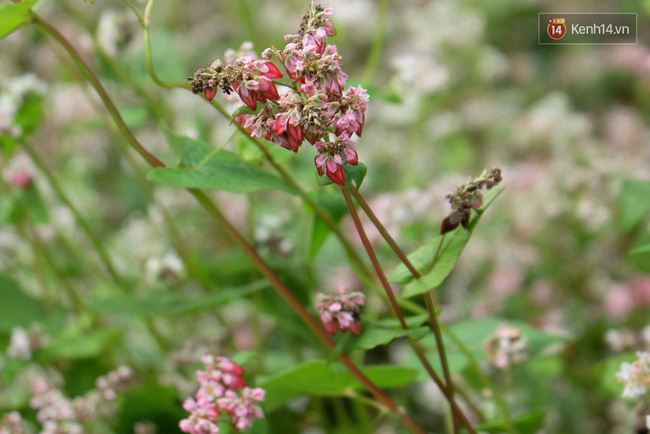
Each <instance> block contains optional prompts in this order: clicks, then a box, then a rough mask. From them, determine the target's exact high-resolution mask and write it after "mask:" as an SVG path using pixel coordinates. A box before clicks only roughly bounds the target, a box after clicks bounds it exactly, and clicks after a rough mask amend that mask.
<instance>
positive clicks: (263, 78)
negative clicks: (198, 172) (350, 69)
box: [189, 5, 368, 187]
mask: <svg viewBox="0 0 650 434" xmlns="http://www.w3.org/2000/svg"><path fill="white" fill-rule="evenodd" d="M331 14H332V9H331V8H326V9H325V8H323V7H321V6H318V5H312V6H311V7H310V8H309V10H308V11H307V13H306V14H305V15H304V16H303V18H302V22H301V25H300V29H299V30H298V33H296V34H295V35H292V34H290V35H286V36H285V40H286V41H287V45H286V46H285V47H284V49H282V50H278V49H276V48H274V47H270V48H267V49H265V50H264V52H263V54H262V55H263V57H264V58H265V59H268V60H258V59H255V58H254V57H252V56H244V57H242V58H239V59H236V60H235V61H233V62H231V63H228V64H226V65H224V63H223V62H221V61H220V60H217V61H215V62H214V63H213V64H212V65H211V66H210V67H209V68H203V69H199V70H198V71H197V72H196V73H195V74H194V75H193V76H192V77H189V80H190V82H191V86H192V92H194V93H203V94H204V95H205V97H206V98H207V99H208V100H212V99H213V98H214V97H215V95H216V90H217V88H221V90H222V91H223V92H224V93H225V94H231V93H233V92H236V93H237V94H239V96H240V98H241V100H242V101H243V102H244V103H245V104H246V107H244V109H243V110H238V111H237V112H236V114H235V117H236V120H237V122H239V123H240V124H241V125H243V126H244V127H245V128H246V129H247V130H248V132H249V133H250V135H251V136H253V137H263V138H266V139H267V140H269V141H272V142H274V143H275V144H276V145H278V146H281V147H283V148H286V149H289V150H291V151H293V152H298V149H300V147H301V146H302V144H303V142H304V141H305V140H307V141H308V142H309V143H310V144H312V145H314V146H315V147H316V150H317V152H318V155H317V156H316V157H315V159H314V161H315V164H316V169H317V170H318V174H319V175H320V176H323V175H327V176H328V177H329V179H331V180H332V181H333V182H335V183H336V184H339V185H340V186H342V187H345V186H346V185H347V181H346V176H345V165H346V164H349V165H352V166H355V165H357V164H358V161H359V157H358V155H357V151H356V138H358V137H359V136H361V133H362V132H363V126H364V123H365V112H366V109H367V105H366V102H367V101H368V94H367V92H366V90H365V89H364V88H362V87H361V86H357V87H354V86H350V87H348V88H347V89H346V87H345V86H346V83H347V79H348V75H347V74H346V73H345V72H343V70H342V64H341V56H340V55H339V54H338V51H337V49H336V45H330V44H328V37H330V36H335V35H336V29H335V28H334V25H333V24H332V22H331V21H330V19H329V18H328V17H329V16H330V15H331ZM271 60H276V61H278V62H280V63H281V64H282V66H283V68H284V70H285V71H286V75H287V76H288V78H289V79H290V80H291V81H290V83H289V84H285V85H282V86H281V89H278V87H277V83H276V82H275V81H274V80H275V79H279V78H283V74H282V73H281V72H280V69H279V68H278V67H276V66H275V64H274V63H273V62H271Z"/></svg>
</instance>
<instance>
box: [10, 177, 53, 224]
mask: <svg viewBox="0 0 650 434" xmlns="http://www.w3.org/2000/svg"><path fill="white" fill-rule="evenodd" d="M16 200H17V203H18V205H19V208H20V211H21V212H26V213H27V214H29V216H30V217H31V218H32V219H33V221H35V222H36V223H47V222H48V221H49V220H50V217H49V213H48V211H47V206H46V205H45V202H44V201H43V198H42V197H41V195H40V193H39V192H38V189H37V188H36V184H35V183H34V182H31V183H30V184H29V186H27V188H22V189H16ZM17 211H18V210H17Z"/></svg>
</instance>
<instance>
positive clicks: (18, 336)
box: [7, 327, 32, 360]
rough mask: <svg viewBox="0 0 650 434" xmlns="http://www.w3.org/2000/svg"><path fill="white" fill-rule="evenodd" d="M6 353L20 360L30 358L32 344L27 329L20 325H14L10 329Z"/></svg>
mask: <svg viewBox="0 0 650 434" xmlns="http://www.w3.org/2000/svg"><path fill="white" fill-rule="evenodd" d="M7 355H8V356H9V357H12V358H14V359H22V360H29V359H31V358H32V344H31V339H30V337H29V334H28V333H27V330H25V329H24V328H22V327H14V328H13V329H12V330H11V342H10V343H9V347H8V348H7Z"/></svg>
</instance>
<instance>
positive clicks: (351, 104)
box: [332, 86, 369, 136]
mask: <svg viewBox="0 0 650 434" xmlns="http://www.w3.org/2000/svg"><path fill="white" fill-rule="evenodd" d="M368 99H369V98H368V93H367V91H366V90H365V89H364V88H362V87H361V86H357V87H356V88H355V87H352V86H350V87H349V88H348V89H347V90H346V91H345V92H344V93H343V96H342V98H341V101H340V102H339V103H338V110H339V112H338V113H337V114H336V117H334V119H333V120H332V125H334V132H335V133H336V135H337V136H340V135H342V134H343V133H346V134H347V135H348V136H351V135H352V134H354V133H356V134H357V136H361V133H362V132H363V124H364V123H365V120H366V116H365V113H366V109H367V105H366V103H367V102H368Z"/></svg>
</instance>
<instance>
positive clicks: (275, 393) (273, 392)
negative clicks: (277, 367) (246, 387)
mask: <svg viewBox="0 0 650 434" xmlns="http://www.w3.org/2000/svg"><path fill="white" fill-rule="evenodd" d="M334 367H338V365H335V364H332V365H328V364H327V363H326V362H325V361H323V360H312V361H309V362H306V363H303V364H302V365H299V366H296V367H293V368H290V369H288V370H286V371H284V372H281V373H280V374H277V375H275V376H274V377H271V378H269V379H267V380H265V381H262V382H261V383H260V384H259V387H261V388H263V389H264V390H266V399H265V405H264V406H265V407H266V409H267V410H268V411H273V410H275V409H277V408H279V407H281V406H282V405H284V404H285V403H287V402H289V401H291V400H292V399H294V398H297V397H299V396H302V395H305V394H312V395H320V396H340V395H342V394H343V393H344V392H345V390H346V389H349V388H351V387H352V385H353V381H352V378H351V376H350V374H348V373H347V372H345V371H343V370H341V369H340V367H338V368H339V369H337V370H335V369H334Z"/></svg>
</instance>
